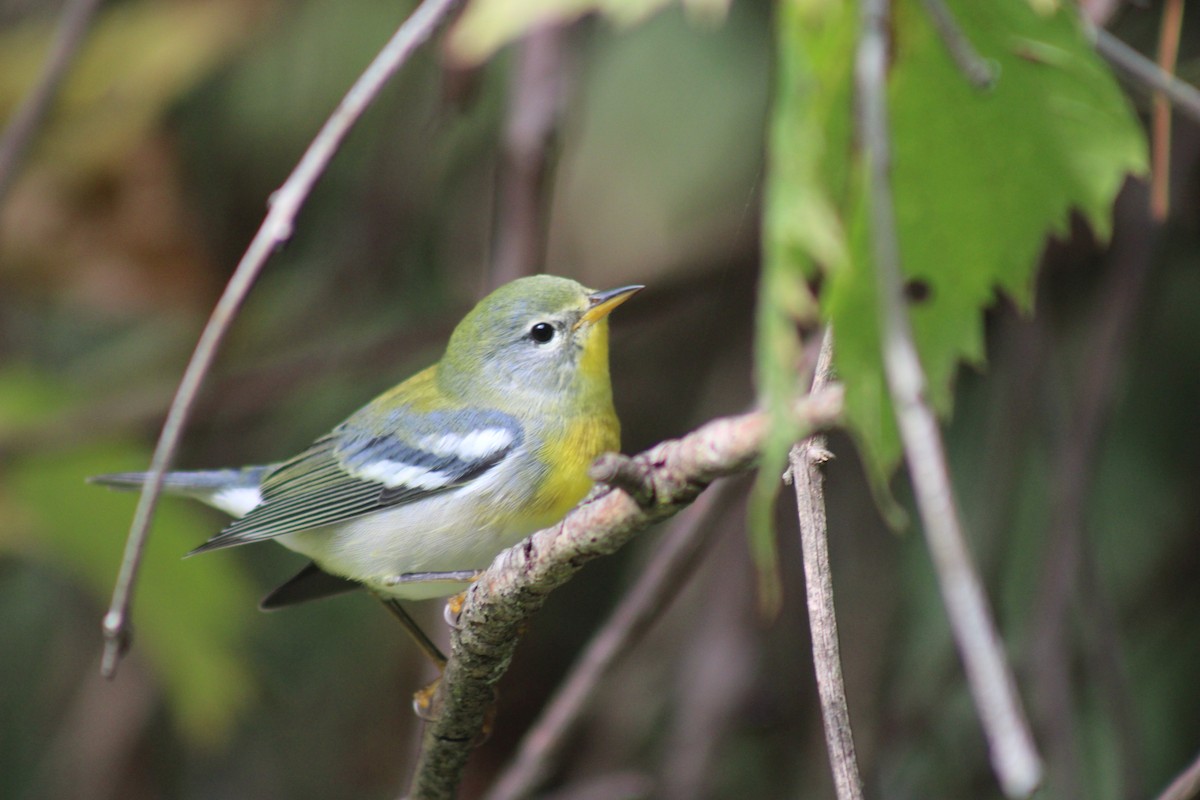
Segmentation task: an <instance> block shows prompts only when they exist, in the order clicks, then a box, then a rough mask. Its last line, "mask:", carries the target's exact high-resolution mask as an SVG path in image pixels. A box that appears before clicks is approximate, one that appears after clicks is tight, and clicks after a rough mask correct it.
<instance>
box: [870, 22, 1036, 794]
mask: <svg viewBox="0 0 1200 800" xmlns="http://www.w3.org/2000/svg"><path fill="white" fill-rule="evenodd" d="M862 9H863V29H862V32H861V34H860V39H859V43H858V52H857V54H856V64H855V84H856V86H855V88H856V104H857V114H858V118H859V131H860V136H861V139H862V142H863V146H864V151H865V156H866V159H867V180H868V194H869V199H868V206H869V208H870V222H871V247H872V255H873V257H874V261H875V269H876V272H877V274H878V282H879V302H880V316H881V326H880V332H881V338H882V341H881V347H882V349H883V361H884V371H885V373H886V376H887V383H888V389H889V391H890V393H891V396H892V402H893V405H894V408H895V414H896V423H897V426H898V427H899V429H900V438H901V441H902V442H903V444H904V455H905V460H906V462H907V464H908V469H909V475H910V478H911V481H912V485H913V490H914V493H915V495H916V500H917V508H918V510H919V512H920V515H921V521H922V523H923V524H922V528H923V530H924V533H925V538H926V541H927V543H928V545H929V550H930V554H931V555H932V557H933V563H934V567H935V569H936V571H937V576H938V582H939V585H940V588H941V592H942V598H943V604H944V605H945V607H946V613H947V616H948V617H949V619H950V627H951V630H952V631H953V632H954V637H955V641H956V643H957V644H958V649H959V653H960V654H961V656H962V659H963V666H964V667H965V669H966V674H967V682H968V684H969V686H970V688H971V693H972V696H973V697H974V700H975V706H976V708H977V709H978V711H979V716H980V720H981V722H982V723H983V729H984V733H985V735H986V736H987V739H988V743H989V749H990V755H991V759H992V766H993V769H994V770H995V772H996V775H997V777H998V778H999V781H1000V785H1001V788H1002V789H1003V791H1004V792H1005V794H1007V795H1008V796H1010V797H1027V796H1028V795H1029V794H1031V793H1032V792H1033V790H1034V789H1035V788H1037V785H1038V783H1039V782H1040V781H1041V773H1042V766H1041V760H1040V758H1039V757H1038V754H1037V751H1036V750H1035V749H1034V745H1033V739H1032V737H1031V736H1030V733H1029V729H1028V725H1027V724H1026V722H1025V718H1024V714H1023V712H1022V710H1021V704H1020V699H1019V697H1018V696H1017V691H1016V686H1015V682H1014V680H1013V677H1012V673H1011V671H1010V669H1009V667H1008V664H1007V662H1006V661H1005V657H1004V648H1003V646H1002V645H1001V642H1000V638H999V635H998V634H997V632H996V628H995V625H994V623H993V622H992V619H991V614H990V612H989V610H988V605H987V599H986V597H985V595H984V593H983V587H982V586H981V584H980V581H979V577H978V575H977V574H976V572H975V568H974V566H973V564H972V563H971V556H970V553H969V551H968V549H967V545H966V542H965V540H964V537H963V531H962V523H961V521H960V520H959V515H958V509H957V508H956V504H955V500H954V493H953V488H952V487H951V484H950V476H949V472H948V469H947V465H946V454H945V449H944V447H943V445H942V438H941V431H940V429H939V428H938V423H937V418H936V416H935V415H934V413H933V409H932V408H931V407H930V405H929V403H928V400H927V399H926V392H925V373H924V370H923V368H922V366H921V362H920V359H919V357H918V355H917V348H916V344H915V342H914V340H913V334H912V328H911V325H910V323H909V319H908V313H907V308H906V305H905V298H904V283H903V277H902V273H901V269H900V253H899V245H898V243H897V239H896V221H895V209H894V208H893V206H892V187H891V154H890V142H889V138H888V136H889V133H888V110H887V63H888V36H889V31H888V15H889V2H888V0H865V1H864V3H863V6H862Z"/></svg>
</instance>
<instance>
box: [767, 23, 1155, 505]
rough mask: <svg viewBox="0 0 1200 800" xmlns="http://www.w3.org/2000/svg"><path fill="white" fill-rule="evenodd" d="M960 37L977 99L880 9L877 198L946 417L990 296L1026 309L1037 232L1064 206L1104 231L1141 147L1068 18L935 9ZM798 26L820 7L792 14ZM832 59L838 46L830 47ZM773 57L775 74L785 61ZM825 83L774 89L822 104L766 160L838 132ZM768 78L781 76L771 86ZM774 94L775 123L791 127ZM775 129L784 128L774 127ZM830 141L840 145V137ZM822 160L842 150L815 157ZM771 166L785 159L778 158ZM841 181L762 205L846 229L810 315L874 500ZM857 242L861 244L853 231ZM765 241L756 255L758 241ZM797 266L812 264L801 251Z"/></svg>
mask: <svg viewBox="0 0 1200 800" xmlns="http://www.w3.org/2000/svg"><path fill="white" fill-rule="evenodd" d="M947 5H948V6H949V8H950V10H951V12H952V13H953V14H954V16H955V18H956V19H957V20H958V22H959V23H960V24H961V26H962V30H963V33H964V34H965V36H966V38H967V40H969V41H970V43H971V44H972V45H973V46H974V47H975V48H976V49H977V50H978V51H979V53H980V55H981V56H982V57H983V58H985V59H987V60H988V61H989V62H990V64H991V65H992V66H993V67H994V68H995V70H996V75H997V77H996V81H995V83H994V85H993V86H992V87H991V88H988V89H980V88H976V87H974V86H972V85H971V83H970V82H969V81H968V80H967V78H966V76H965V75H964V74H963V72H962V71H961V70H960V69H959V68H958V67H957V66H956V65H955V63H954V61H953V60H952V58H951V56H950V54H949V51H948V49H947V46H946V43H945V42H943V41H942V40H941V38H940V37H939V35H938V33H937V32H936V30H935V28H934V26H933V23H932V22H931V20H930V18H929V17H928V15H927V14H926V13H925V11H924V10H923V8H922V7H921V4H920V3H918V2H915V0H906V1H905V2H898V3H896V4H895V19H894V26H893V33H894V52H895V56H896V60H895V62H894V64H893V65H892V69H891V71H890V81H891V85H890V89H889V94H890V101H891V134H892V146H893V174H892V178H893V190H894V200H895V205H896V218H897V225H898V235H899V240H900V251H901V257H902V262H903V268H904V271H905V276H906V278H907V279H908V280H909V282H910V284H911V285H912V286H913V288H914V290H915V291H914V296H915V297H916V298H917V299H915V300H914V301H913V304H912V306H911V309H910V311H911V315H912V322H913V327H914V330H915V335H916V339H917V346H918V349H919V351H920V355H921V360H922V363H923V365H924V367H925V371H926V373H927V375H928V378H929V393H930V399H931V400H932V402H933V404H934V406H935V407H936V408H937V409H938V411H939V412H941V413H943V414H945V413H948V412H949V410H950V401H951V382H952V379H953V377H954V372H955V370H956V369H957V366H958V363H959V361H961V360H966V361H969V362H972V363H979V362H981V361H982V360H983V355H984V354H983V341H982V324H981V312H982V311H983V309H984V308H986V307H987V306H988V305H990V304H991V303H992V302H993V300H994V298H995V292H996V290H997V289H998V288H999V289H1003V290H1004V291H1006V292H1007V293H1009V294H1010V295H1011V296H1012V297H1014V298H1015V299H1016V300H1017V301H1018V302H1019V303H1021V304H1022V305H1028V303H1029V301H1030V295H1031V291H1032V276H1033V274H1034V270H1035V267H1036V265H1037V257H1038V253H1039V252H1040V250H1041V249H1042V247H1043V245H1044V243H1045V240H1046V237H1047V236H1048V235H1051V234H1054V233H1060V232H1064V231H1065V230H1066V227H1067V223H1068V220H1069V214H1070V213H1071V211H1072V210H1078V211H1079V212H1080V213H1081V214H1082V215H1083V216H1084V217H1085V218H1086V219H1087V220H1088V222H1089V223H1090V224H1091V225H1092V227H1093V228H1094V229H1095V230H1096V232H1097V233H1098V234H1099V235H1100V236H1102V237H1103V236H1107V234H1108V230H1109V225H1110V223H1109V214H1110V213H1111V211H1110V210H1111V205H1112V200H1113V197H1114V195H1115V194H1116V191H1117V189H1118V188H1119V187H1120V185H1121V182H1122V181H1123V180H1124V178H1125V176H1126V175H1127V174H1128V173H1130V172H1140V171H1143V170H1144V169H1145V165H1146V155H1145V143H1144V140H1143V137H1142V135H1141V133H1140V130H1139V128H1138V126H1137V123H1136V120H1135V119H1134V116H1133V114H1132V113H1131V109H1130V108H1129V105H1128V103H1127V101H1126V100H1125V98H1124V96H1123V95H1122V94H1121V93H1120V91H1119V89H1118V87H1117V85H1116V82H1115V81H1114V79H1113V77H1112V74H1111V73H1110V71H1109V70H1108V69H1107V68H1106V67H1105V65H1104V64H1103V63H1102V62H1101V60H1100V59H1099V58H1098V57H1097V56H1096V54H1095V53H1094V52H1093V51H1092V48H1091V46H1090V44H1089V43H1088V41H1087V39H1086V37H1085V36H1084V34H1083V31H1082V30H1081V27H1080V23H1079V21H1078V19H1077V16H1076V12H1075V10H1074V9H1062V10H1059V11H1058V12H1057V13H1053V14H1039V13H1038V12H1036V11H1034V9H1033V8H1031V7H1030V5H1029V3H1028V2H1025V0H998V2H995V3H986V4H977V3H968V2H962V0H950V2H948V3H947ZM797 6H798V8H799V10H798V11H796V12H792V13H795V14H796V16H797V17H798V18H801V19H805V18H812V17H813V16H814V14H815V13H816V11H817V10H819V9H821V8H823V7H824V6H823V4H822V3H804V4H797ZM827 46H829V47H831V48H837V50H838V54H839V55H838V58H839V59H840V63H843V64H844V63H848V59H849V58H850V57H851V55H852V51H853V47H854V42H853V41H851V40H850V39H849V38H848V37H842V38H840V39H834V40H832V41H831V42H830V43H829V44H828V45H827ZM787 58H788V57H787V54H786V52H785V53H783V54H781V63H784V64H786V62H787ZM826 77H827V79H829V80H833V81H838V83H837V84H835V86H834V87H828V86H818V85H816V84H813V83H809V84H799V85H796V86H794V88H792V89H791V90H790V91H793V92H797V93H800V94H806V93H811V94H814V95H816V94H819V93H825V94H827V95H832V96H834V97H836V98H838V102H836V103H829V104H826V105H825V106H823V107H820V106H815V105H814V107H813V108H812V109H811V111H812V112H813V113H814V115H816V114H821V115H822V116H814V117H813V118H812V119H807V120H799V121H796V122H794V123H792V124H791V126H790V127H792V128H794V132H793V133H792V136H793V137H794V140H793V141H792V142H791V143H790V144H789V143H787V142H786V139H787V134H786V128H784V130H783V131H780V130H777V131H776V133H775V134H774V136H773V140H772V143H773V148H774V150H775V151H776V152H778V151H780V150H781V149H783V148H784V147H787V146H791V147H794V148H796V149H798V150H808V149H812V148H813V144H812V142H811V141H810V140H811V138H812V133H811V129H814V128H815V129H817V130H831V131H835V132H841V131H845V130H847V126H848V124H849V121H850V119H851V118H852V114H851V104H850V103H849V101H848V98H849V86H850V83H851V76H850V74H849V71H848V70H842V71H841V72H836V73H834V72H831V73H830V74H829V75H828V76H826ZM783 84H784V81H781V91H788V90H785V89H783V88H782V87H783ZM784 100H787V101H788V102H794V100H792V98H790V97H787V96H784V97H782V98H781V101H780V102H779V104H778V105H777V108H776V114H777V115H780V116H781V117H782V116H784V115H788V116H793V115H794V114H793V112H792V111H791V110H790V109H789V107H788V105H786V104H785V102H783V101H784ZM776 125H777V126H779V127H784V123H783V122H781V121H780V120H779V119H777V120H776ZM840 143H841V145H842V146H844V147H845V146H848V143H849V138H848V137H845V136H843V137H841V139H840ZM822 155H823V157H824V158H827V159H832V160H833V162H834V163H835V164H838V163H840V162H842V161H843V160H844V155H845V153H844V152H826V153H823V154H822ZM784 163H786V162H784ZM844 174H845V173H844V171H841V170H835V171H834V176H833V178H832V179H831V178H830V177H828V176H827V175H828V173H823V172H822V171H820V170H817V169H810V170H809V171H808V172H807V173H798V176H799V179H798V180H794V181H791V182H787V183H785V182H783V181H782V180H780V179H779V178H776V176H771V180H772V182H773V185H775V187H776V190H775V191H772V192H771V193H770V194H769V196H768V204H769V207H768V209H767V212H766V214H767V223H768V227H769V229H770V228H772V227H773V228H774V229H779V228H780V225H779V223H778V222H776V221H775V217H776V215H778V214H784V213H786V214H788V215H792V216H802V215H803V214H806V213H807V214H814V213H817V212H811V211H807V212H806V211H802V210H799V209H801V207H802V205H803V204H812V202H813V201H812V199H811V198H813V197H816V198H818V200H819V199H820V198H822V197H825V198H832V201H833V202H835V203H836V204H837V205H836V206H835V208H836V213H834V214H832V215H829V214H825V213H821V214H820V216H831V217H832V218H833V219H834V220H837V219H840V220H841V226H842V227H843V228H849V229H851V230H852V231H853V232H854V234H853V235H852V236H850V237H849V239H850V245H849V249H850V252H851V256H850V257H849V258H848V259H845V261H844V263H842V264H841V265H838V264H836V263H832V264H831V263H828V259H826V260H825V261H822V262H821V266H823V267H825V268H826V275H825V286H824V287H823V291H822V298H821V301H822V313H823V315H824V316H825V317H826V318H827V319H829V320H830V321H832V323H833V324H834V329H835V330H836V332H837V347H836V349H835V366H836V368H837V373H838V375H839V377H840V379H841V380H842V381H843V382H844V384H845V385H846V414H847V419H848V422H849V423H850V426H851V430H852V431H853V433H854V434H855V437H856V439H857V440H858V442H859V445H860V447H861V449H862V450H863V453H864V457H865V459H864V460H865V462H866V463H867V467H868V470H869V472H870V473H871V475H872V479H873V483H874V485H875V487H876V489H877V492H879V494H880V495H881V496H884V495H886V488H885V487H886V482H887V478H888V476H889V475H890V473H891V471H892V469H893V468H894V467H895V465H896V462H897V460H898V458H899V455H900V442H899V437H898V434H897V431H896V426H895V420H894V418H893V412H892V407H891V401H890V399H889V396H888V392H887V384H886V381H885V379H884V374H883V367H882V355H881V350H880V335H879V327H878V302H877V296H876V291H875V276H874V270H873V269H872V268H871V264H870V260H869V256H868V254H867V252H868V251H867V247H866V245H867V242H868V239H867V236H866V233H867V232H866V230H865V226H864V225H863V224H862V214H861V211H862V209H863V208H864V205H863V201H862V193H861V184H860V183H854V184H849V191H848V192H846V194H845V195H844V196H842V195H841V194H840V193H841V192H842V191H843V188H844V187H845V186H847V184H846V183H845V181H844ZM860 234H861V235H860ZM770 242H771V239H770V233H768V245H770ZM806 255H807V257H809V258H812V259H816V260H818V261H820V259H819V257H818V255H817V253H816V252H815V250H814V248H813V247H812V245H811V244H809V245H808V250H807V253H806Z"/></svg>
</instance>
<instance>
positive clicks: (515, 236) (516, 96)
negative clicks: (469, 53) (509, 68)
mask: <svg viewBox="0 0 1200 800" xmlns="http://www.w3.org/2000/svg"><path fill="white" fill-rule="evenodd" d="M565 37H566V30H565V29H564V28H562V27H561V26H557V25H553V26H549V27H545V28H541V29H538V30H534V31H532V32H531V33H529V34H528V35H527V36H526V37H525V38H524V40H522V42H521V44H520V47H519V48H518V50H517V54H516V56H517V58H516V65H515V70H514V72H513V79H512V82H511V85H510V89H509V107H508V120H507V122H506V124H505V126H504V148H503V150H502V151H501V163H500V169H499V174H498V176H497V187H496V213H495V217H496V232H495V244H494V253H493V256H492V268H491V276H490V277H491V288H495V287H497V286H500V285H502V284H505V283H508V282H509V281H511V280H513V279H515V278H519V277H521V276H522V275H531V274H533V273H535V272H539V271H541V269H542V261H543V260H544V254H545V248H546V221H547V220H546V213H547V208H548V207H549V204H548V202H547V201H548V199H549V198H548V195H549V187H550V178H551V172H552V169H551V167H552V163H553V159H552V156H551V150H552V144H553V139H554V135H555V133H556V132H557V129H558V121H559V118H560V117H561V116H562V109H563V101H564V98H565V96H566V91H565V90H566V86H567V78H566V70H565V69H564V61H565V60H566V59H565V56H566V47H565V42H564V39H565Z"/></svg>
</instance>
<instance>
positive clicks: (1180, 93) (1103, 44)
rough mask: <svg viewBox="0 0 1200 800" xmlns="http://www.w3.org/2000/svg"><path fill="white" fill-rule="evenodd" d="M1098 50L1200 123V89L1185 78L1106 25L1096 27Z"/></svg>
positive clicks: (1140, 82)
mask: <svg viewBox="0 0 1200 800" xmlns="http://www.w3.org/2000/svg"><path fill="white" fill-rule="evenodd" d="M1093 30H1094V35H1095V38H1096V50H1097V52H1099V53H1100V55H1102V56H1104V57H1105V58H1106V59H1108V60H1109V62H1111V63H1112V64H1114V65H1115V66H1117V67H1120V68H1121V69H1122V70H1124V71H1125V73H1126V74H1128V75H1129V76H1130V77H1131V78H1133V79H1134V80H1136V81H1137V82H1138V83H1139V84H1141V85H1142V86H1143V87H1145V88H1148V89H1150V90H1152V91H1158V92H1162V93H1163V94H1165V95H1166V96H1167V97H1168V98H1169V99H1170V101H1171V103H1172V104H1173V105H1174V106H1175V108H1176V109H1177V110H1178V111H1180V112H1182V113H1183V114H1185V115H1186V116H1188V117H1190V118H1191V120H1192V121H1193V122H1200V89H1197V88H1196V87H1195V86H1192V85H1191V84H1190V83H1186V82H1185V81H1181V80H1179V79H1178V78H1176V77H1175V76H1174V75H1172V74H1170V73H1169V72H1164V71H1163V70H1162V69H1161V68H1160V67H1159V66H1158V65H1157V64H1155V63H1154V62H1153V61H1151V60H1150V59H1148V58H1146V57H1145V56H1144V55H1142V54H1141V53H1139V52H1138V51H1137V50H1134V49H1133V48H1132V47H1130V46H1129V45H1127V44H1125V43H1124V42H1122V41H1121V40H1120V39H1118V38H1117V37H1116V36H1113V35H1112V34H1111V33H1109V32H1108V31H1106V30H1104V29H1103V28H1095V29H1093Z"/></svg>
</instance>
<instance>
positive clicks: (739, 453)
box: [411, 387, 841, 800]
mask: <svg viewBox="0 0 1200 800" xmlns="http://www.w3.org/2000/svg"><path fill="white" fill-rule="evenodd" d="M796 412H797V417H796V418H797V420H798V421H799V423H800V425H801V427H802V428H803V429H805V430H809V431H811V430H817V429H820V428H824V427H826V426H827V425H830V424H832V423H833V422H834V421H835V420H836V419H838V417H839V416H840V412H841V390H840V387H829V388H827V389H826V390H825V391H824V392H821V393H820V394H818V395H812V396H810V397H808V398H805V399H804V400H802V401H800V402H799V403H798V404H797V406H796ZM766 427H767V418H766V416H765V415H764V414H763V413H761V412H755V413H750V414H744V415H741V416H737V417H727V418H724V419H719V420H715V421H713V422H710V423H708V424H706V425H704V426H703V427H701V428H699V429H698V430H696V431H694V432H693V433H691V434H688V435H687V436H685V437H683V438H682V439H678V440H671V441H667V442H663V443H662V444H659V445H657V446H655V447H653V448H651V449H650V450H648V451H646V452H645V453H643V454H641V455H639V456H637V457H636V459H635V460H636V461H638V462H640V463H643V464H645V465H646V467H647V472H646V482H647V484H649V485H650V486H651V487H652V491H650V492H648V496H650V497H653V498H654V501H653V503H652V504H650V505H648V506H641V505H639V504H638V503H636V502H635V501H634V500H633V499H632V498H630V497H629V496H628V495H627V494H625V493H624V492H622V491H617V490H610V491H608V492H601V493H599V494H598V495H597V496H595V497H594V498H593V499H592V500H591V501H590V502H585V503H583V504H581V505H580V506H579V507H578V508H576V509H575V510H574V511H572V512H571V513H570V514H568V515H567V517H566V518H565V519H564V520H563V521H562V522H560V523H559V524H558V525H555V526H554V527H552V528H547V529H546V530H543V531H539V532H538V533H535V534H533V535H532V536H531V537H529V538H528V539H526V540H525V541H524V542H522V543H521V544H518V545H517V546H516V547H513V548H510V549H508V550H505V551H504V552H503V553H501V554H500V555H499V556H497V557H496V560H495V561H493V562H492V566H491V567H490V568H489V569H488V570H487V572H485V573H484V574H483V575H482V576H481V577H480V578H479V579H478V580H477V581H475V583H474V584H472V586H471V589H470V590H469V591H468V592H467V600H466V603H465V605H464V607H463V611H462V615H461V616H460V617H459V628H458V629H457V630H455V631H454V632H453V633H452V634H451V641H450V644H451V655H450V661H449V663H448V664H447V665H446V671H445V673H444V674H443V676H442V682H441V685H440V687H439V689H438V692H437V695H436V697H435V699H434V704H433V705H434V709H435V712H436V714H437V719H436V720H435V721H434V722H433V723H431V724H430V725H429V727H428V728H427V729H426V731H425V740H424V745H423V747H422V752H421V756H420V759H419V761H418V763H417V767H416V772H415V775H414V777H413V782H412V788H411V797H412V798H413V800H431V799H432V798H447V797H453V796H454V793H455V789H456V787H457V785H458V782H459V780H460V779H461V776H462V772H463V769H464V767H465V766H466V761H467V756H468V755H469V753H470V751H471V746H472V742H473V741H474V740H475V739H476V738H477V736H478V734H479V732H480V730H481V728H482V725H483V721H484V717H485V714H486V711H487V709H488V707H489V706H490V705H491V703H492V686H493V685H494V684H495V683H496V682H497V681H498V680H499V679H500V677H501V676H502V675H503V674H504V671H505V669H506V668H507V666H508V663H509V660H510V659H511V658H512V654H513V651H514V650H515V649H516V644H517V640H518V638H519V634H520V628H521V625H522V624H523V623H524V622H525V620H527V619H528V618H529V616H530V615H531V614H532V613H533V612H534V611H536V610H537V609H538V608H540V607H541V605H542V603H543V602H544V601H545V598H546V595H547V594H548V593H549V592H550V591H552V590H553V589H555V588H556V587H558V586H561V585H562V584H563V583H565V582H566V581H567V580H569V579H570V577H571V576H572V575H574V574H575V572H577V571H578V570H579V569H580V568H581V567H582V566H583V565H584V564H585V563H586V562H588V561H590V560H592V559H593V558H596V557H598V556H602V555H607V554H609V553H612V552H614V551H615V550H617V549H618V548H619V547H621V545H623V544H624V543H625V542H626V541H628V540H629V539H630V538H631V537H632V536H633V535H634V534H636V533H638V532H639V531H641V530H643V529H645V528H646V527H647V526H648V525H650V524H651V523H654V522H657V521H659V520H662V519H664V518H666V517H669V516H671V515H672V514H674V513H676V512H678V511H680V510H681V509H682V508H683V507H684V506H686V505H687V504H689V503H691V502H692V501H693V500H695V498H696V497H697V496H698V495H699V493H700V492H701V491H702V490H703V489H704V487H705V486H706V485H707V484H708V483H710V482H712V481H713V480H715V479H716V478H718V477H721V476H724V475H730V474H733V473H735V472H739V471H742V470H745V469H748V468H749V467H750V466H751V465H752V464H753V463H754V461H755V460H756V458H757V457H758V454H759V451H760V448H761V446H762V440H763V435H764V432H765V430H766Z"/></svg>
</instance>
